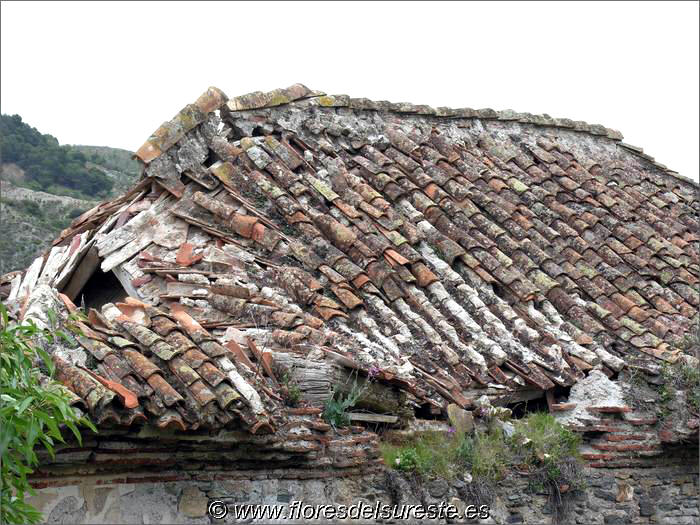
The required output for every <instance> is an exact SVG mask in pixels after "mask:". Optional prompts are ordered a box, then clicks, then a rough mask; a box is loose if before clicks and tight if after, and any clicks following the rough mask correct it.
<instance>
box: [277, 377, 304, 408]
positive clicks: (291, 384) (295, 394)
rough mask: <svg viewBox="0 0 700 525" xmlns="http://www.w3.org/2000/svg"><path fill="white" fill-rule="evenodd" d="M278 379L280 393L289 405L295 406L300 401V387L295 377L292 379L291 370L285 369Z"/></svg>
mask: <svg viewBox="0 0 700 525" xmlns="http://www.w3.org/2000/svg"><path fill="white" fill-rule="evenodd" d="M280 381H281V382H282V393H283V396H284V400H285V402H286V403H287V404H288V405H289V406H292V407H295V406H297V405H298V404H299V402H300V401H301V389H300V388H299V384H298V383H297V381H296V379H294V376H293V370H285V371H284V372H283V373H282V377H281V379H280Z"/></svg>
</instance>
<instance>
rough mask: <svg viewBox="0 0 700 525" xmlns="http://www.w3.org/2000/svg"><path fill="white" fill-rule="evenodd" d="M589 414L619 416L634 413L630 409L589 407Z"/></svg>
mask: <svg viewBox="0 0 700 525" xmlns="http://www.w3.org/2000/svg"><path fill="white" fill-rule="evenodd" d="M587 410H588V411H589V412H593V413H599V414H619V413H622V412H632V409H631V408H630V407H587Z"/></svg>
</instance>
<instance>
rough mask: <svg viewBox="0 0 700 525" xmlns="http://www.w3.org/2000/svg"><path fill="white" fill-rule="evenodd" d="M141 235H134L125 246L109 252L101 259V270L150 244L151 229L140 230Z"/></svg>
mask: <svg viewBox="0 0 700 525" xmlns="http://www.w3.org/2000/svg"><path fill="white" fill-rule="evenodd" d="M140 233H141V235H140V236H138V237H135V238H134V239H133V240H132V241H131V242H129V243H128V244H127V245H126V246H123V247H122V248H121V249H119V250H117V251H116V252H113V253H111V254H109V255H108V256H107V257H106V258H105V259H104V260H103V261H102V271H103V272H108V271H109V270H111V269H112V268H114V267H115V266H117V265H118V264H121V263H123V262H124V261H126V260H127V259H129V258H131V257H133V256H134V255H136V254H137V253H139V252H140V251H141V250H143V249H144V248H146V246H148V245H149V244H151V241H153V229H151V228H149V229H147V230H145V231H142V232H140Z"/></svg>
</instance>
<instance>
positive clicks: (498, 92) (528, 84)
mask: <svg viewBox="0 0 700 525" xmlns="http://www.w3.org/2000/svg"><path fill="white" fill-rule="evenodd" d="M698 5H699V4H698V3H697V2H678V3H674V2H659V3H656V2H620V3H612V2H584V3H570V2H562V3H554V2H544V3H525V2H515V3H505V2H493V3H472V2H467V3H457V2H446V3H438V2H430V3H419V2H407V3H403V2H402V3H399V2H387V3H369V2H367V3H320V2H309V3H293V2H281V3H266V2H262V3H254V2H253V3H239V2H235V3H224V2H212V3H205V2H197V3H189V2H173V3H169V2H154V3H141V2H116V3H107V2H95V3H89V2H65V3H64V2H48V3H40V2H2V4H1V7H0V9H1V17H0V20H1V27H2V29H1V32H0V38H1V41H2V46H1V60H0V68H1V74H0V86H1V89H0V93H1V98H0V109H1V110H2V112H3V113H9V114H13V113H19V114H20V115H21V116H22V118H23V119H24V120H25V122H28V123H29V124H30V125H32V126H34V127H36V128H37V129H39V130H40V131H41V132H44V133H51V134H52V135H54V136H56V137H57V138H58V139H59V140H60V141H61V143H68V144H91V145H104V146H113V147H121V148H126V149H130V150H135V149H137V148H138V147H139V146H140V145H141V143H143V141H144V140H146V139H147V138H148V136H149V135H150V134H151V133H152V132H153V131H154V130H155V128H157V127H158V126H159V125H160V124H161V123H162V122H163V121H165V120H168V119H169V118H171V117H172V116H173V115H174V114H175V113H177V111H179V110H180V109H181V108H182V107H183V106H184V105H186V104H188V103H191V102H193V101H194V100H195V99H196V98H197V97H198V96H199V95H200V93H202V92H203V91H204V90H205V89H206V88H207V87H208V86H210V85H214V86H217V87H219V88H221V89H222V90H223V91H224V92H225V93H226V94H227V95H228V96H235V95H241V94H243V93H248V92H250V91H255V90H261V91H267V90H270V89H274V88H278V87H286V86H288V85H291V84H293V83H295V82H301V83H304V84H306V85H307V86H309V87H310V88H312V89H318V90H324V91H326V92H327V93H330V94H340V93H344V94H348V95H351V96H356V97H367V98H370V99H374V100H390V101H392V102H413V103H415V104H429V105H431V106H449V107H471V108H484V107H490V108H493V109H514V110H516V111H524V112H530V113H547V114H549V115H551V116H553V117H566V118H571V119H574V120H585V121H586V122H589V123H596V124H603V125H605V126H607V127H611V128H615V129H619V130H620V131H621V132H622V133H623V134H624V136H625V141H626V142H628V143H630V144H634V145H635V146H641V147H643V148H644V150H645V151H646V152H647V153H649V154H650V155H652V156H654V157H656V159H657V160H658V161H660V162H662V163H664V164H666V165H667V166H669V167H670V168H671V169H674V170H676V171H679V172H680V173H681V174H682V175H685V176H687V177H690V178H693V179H695V180H697V179H698V142H699V139H698V127H699V124H698V112H699V109H698V99H699V98H700V93H699V91H698V64H699V62H700V59H699V57H698V48H699V44H700V41H699V34H698V18H699V12H698Z"/></svg>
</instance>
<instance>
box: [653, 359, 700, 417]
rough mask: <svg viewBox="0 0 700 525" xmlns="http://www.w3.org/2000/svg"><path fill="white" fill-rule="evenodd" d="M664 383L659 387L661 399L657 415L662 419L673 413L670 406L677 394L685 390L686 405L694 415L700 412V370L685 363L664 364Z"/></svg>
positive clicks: (662, 370) (662, 372) (662, 371)
mask: <svg viewBox="0 0 700 525" xmlns="http://www.w3.org/2000/svg"><path fill="white" fill-rule="evenodd" d="M661 378H662V379H663V382H662V383H661V384H660V385H659V387H658V392H659V399H658V401H659V402H658V406H657V415H658V416H659V417H661V418H664V417H667V416H668V415H670V413H671V409H670V407H669V404H670V403H671V401H672V400H673V397H674V396H675V392H676V391H679V390H683V391H685V393H686V403H687V406H688V408H689V409H690V410H692V411H693V412H694V413H697V412H698V411H700V370H698V369H697V368H694V367H692V366H688V365H687V364H685V363H676V364H674V365H671V364H669V363H664V364H663V366H662V367H661Z"/></svg>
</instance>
